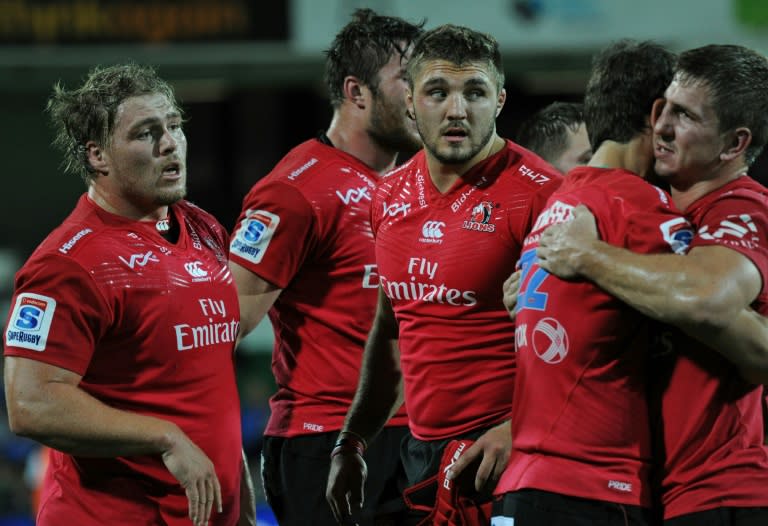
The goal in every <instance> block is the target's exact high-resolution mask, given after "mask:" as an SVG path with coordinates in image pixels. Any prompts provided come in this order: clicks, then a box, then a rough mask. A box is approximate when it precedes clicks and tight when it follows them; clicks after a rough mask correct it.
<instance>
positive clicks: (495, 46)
mask: <svg viewBox="0 0 768 526" xmlns="http://www.w3.org/2000/svg"><path fill="white" fill-rule="evenodd" d="M431 60H446V61H448V62H451V63H453V64H456V65H458V66H463V65H466V64H470V63H473V62H480V63H485V64H487V65H488V66H490V69H491V73H492V76H493V77H495V81H496V89H497V90H498V91H501V89H502V88H503V87H504V65H503V63H502V60H501V52H500V51H499V43H498V42H496V39H495V38H493V37H492V36H491V35H488V34H486V33H480V32H479V31H474V30H472V29H469V28H468V27H462V26H455V25H452V24H446V25H442V26H438V27H436V28H434V29H431V30H429V31H426V32H425V33H424V34H423V35H421V36H420V37H419V38H418V40H416V43H415V44H414V47H413V54H412V55H411V59H410V60H409V61H408V82H409V84H410V86H411V89H413V78H414V76H415V74H416V72H417V71H418V70H419V68H421V66H422V64H423V63H424V62H426V61H431Z"/></svg>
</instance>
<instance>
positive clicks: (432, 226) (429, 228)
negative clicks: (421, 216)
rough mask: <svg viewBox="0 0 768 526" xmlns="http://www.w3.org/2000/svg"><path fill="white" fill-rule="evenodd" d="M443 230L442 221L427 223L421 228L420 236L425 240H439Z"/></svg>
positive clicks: (443, 224)
mask: <svg viewBox="0 0 768 526" xmlns="http://www.w3.org/2000/svg"><path fill="white" fill-rule="evenodd" d="M443 228H445V223H443V222H442V221H427V222H426V223H424V226H423V227H421V235H423V236H424V237H426V238H427V239H440V238H441V237H443Z"/></svg>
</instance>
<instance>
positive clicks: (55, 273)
mask: <svg viewBox="0 0 768 526" xmlns="http://www.w3.org/2000/svg"><path fill="white" fill-rule="evenodd" d="M113 318H114V311H113V309H112V308H111V307H110V305H109V304H108V302H107V301H106V300H105V298H104V297H103V295H102V294H101V292H100V290H99V289H98V287H97V286H96V284H95V283H94V281H93V280H92V279H91V276H90V275H89V274H88V272H86V270H85V269H83V268H82V267H81V266H80V265H78V264H77V263H76V262H74V261H72V260H70V259H67V258H62V257H58V256H56V255H53V256H49V257H43V258H41V259H39V260H37V261H35V262H33V263H27V265H25V267H24V268H22V269H21V270H20V271H19V273H18V274H17V276H16V287H15V292H14V296H13V298H12V300H11V312H10V315H9V317H8V321H7V323H6V330H5V352H4V354H5V355H6V356H20V357H24V358H29V359H32V360H37V361H40V362H45V363H47V364H50V365H55V366H57V367H62V368H64V369H67V370H70V371H73V372H75V373H77V374H79V375H81V376H82V375H85V372H86V370H87V369H88V365H89V363H90V362H91V357H92V356H93V352H94V349H95V347H96V343H97V342H98V340H99V338H100V337H101V335H102V334H104V333H105V332H106V330H107V328H108V327H109V326H110V325H111V324H112V322H113Z"/></svg>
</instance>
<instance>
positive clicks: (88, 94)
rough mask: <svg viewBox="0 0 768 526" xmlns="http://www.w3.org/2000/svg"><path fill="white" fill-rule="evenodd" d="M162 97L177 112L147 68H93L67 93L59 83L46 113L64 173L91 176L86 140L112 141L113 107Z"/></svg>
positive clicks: (173, 98) (164, 84) (171, 98)
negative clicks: (145, 97)
mask: <svg viewBox="0 0 768 526" xmlns="http://www.w3.org/2000/svg"><path fill="white" fill-rule="evenodd" d="M156 93H159V94H162V95H165V96H166V97H167V98H168V100H169V101H170V102H171V104H173V105H174V106H176V108H177V109H178V110H179V112H180V113H181V108H179V105H178V102H177V101H176V96H175V94H174V91H173V88H172V87H171V85H170V84H168V83H167V82H166V81H164V80H163V79H161V78H160V77H159V76H158V75H157V72H156V71H155V70H154V69H153V68H152V67H150V66H144V65H139V64H135V63H132V62H129V63H126V64H116V65H112V66H106V67H101V66H96V67H95V68H93V69H92V70H91V71H90V72H89V73H88V75H87V77H86V79H85V81H84V82H83V84H82V86H80V87H79V88H76V89H73V90H67V89H65V88H64V86H63V85H62V84H61V83H56V84H55V85H54V87H53V94H52V95H51V97H50V98H49V99H48V105H47V107H46V111H47V112H48V114H49V115H50V118H51V124H52V125H53V128H54V133H55V137H54V141H53V144H54V146H56V147H58V148H59V149H60V150H61V151H62V153H63V155H64V160H63V166H64V170H65V172H69V173H73V174H77V175H79V176H80V177H82V178H83V180H84V181H86V182H87V181H88V180H89V179H90V178H92V177H93V175H94V170H93V167H92V166H91V164H90V162H89V161H88V156H87V150H86V148H85V145H86V143H87V142H88V141H94V142H96V143H97V144H99V145H101V146H102V147H103V146H107V145H108V144H109V143H110V141H111V140H112V132H113V131H114V126H115V117H116V114H117V108H118V106H120V104H122V102H123V101H124V100H126V99H128V98H131V97H138V96H140V95H151V94H156Z"/></svg>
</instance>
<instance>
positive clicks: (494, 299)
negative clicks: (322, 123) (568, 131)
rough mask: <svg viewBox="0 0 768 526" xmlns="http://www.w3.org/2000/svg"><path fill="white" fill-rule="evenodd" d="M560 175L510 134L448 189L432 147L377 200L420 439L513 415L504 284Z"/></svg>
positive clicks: (384, 272) (379, 247) (385, 268)
mask: <svg viewBox="0 0 768 526" xmlns="http://www.w3.org/2000/svg"><path fill="white" fill-rule="evenodd" d="M561 179H562V177H561V176H560V175H559V174H557V173H556V172H555V171H554V169H553V168H552V167H551V166H550V165H549V164H547V163H545V162H544V161H542V160H541V159H540V158H539V157H537V156H535V155H533V154H532V153H531V152H529V151H528V150H525V149H523V148H521V147H519V146H517V145H515V144H514V143H512V142H509V141H508V142H507V144H506V147H505V148H504V149H502V150H501V151H500V152H498V153H497V154H496V155H494V156H493V157H491V158H489V159H486V160H484V161H483V162H481V163H479V164H478V165H476V166H475V167H473V168H472V169H471V170H470V171H469V172H468V173H466V174H465V175H464V176H463V177H461V178H460V179H459V180H458V181H457V182H456V184H455V185H454V186H453V187H452V188H451V189H450V190H449V191H447V192H446V193H445V194H441V193H440V192H438V190H437V189H436V188H435V186H434V184H433V183H432V180H431V178H430V176H429V172H428V169H427V164H426V157H425V155H424V152H420V153H419V154H417V155H416V156H415V157H414V158H413V159H412V160H411V161H409V162H408V163H406V164H404V165H403V166H401V167H399V168H398V169H396V170H394V171H393V172H391V173H390V174H389V175H388V176H387V177H385V178H384V179H383V180H382V182H381V183H380V184H379V187H378V189H377V191H376V195H375V197H374V199H373V204H372V207H371V217H372V222H373V229H374V233H375V235H376V261H377V262H378V265H379V279H380V282H381V287H382V289H383V291H384V293H385V294H386V295H387V296H388V297H389V299H390V301H391V303H392V307H393V309H394V312H395V316H396V318H397V321H398V323H399V331H400V334H399V338H400V356H401V364H402V371H403V379H404V385H405V400H406V405H407V406H408V414H409V417H410V426H411V431H412V433H413V434H414V436H416V437H417V438H419V439H422V440H438V439H443V438H448V437H454V436H458V435H461V434H462V433H465V432H468V431H471V430H474V429H477V428H481V427H485V426H491V425H494V424H497V423H499V422H501V421H503V420H505V419H508V418H509V417H510V412H511V408H512V391H513V388H514V382H515V353H514V341H513V337H514V325H513V324H512V322H511V321H510V320H509V316H508V314H507V312H506V310H505V309H504V305H503V303H502V284H503V282H504V280H505V279H506V278H507V277H508V276H509V275H510V274H511V273H512V271H513V270H514V268H515V263H516V262H517V260H518V258H519V257H520V248H521V247H522V244H523V239H524V237H525V235H526V233H527V232H528V230H530V228H531V226H532V225H533V220H534V219H535V217H536V216H537V215H538V213H539V211H540V210H541V208H542V206H543V205H544V202H545V201H546V199H547V197H548V196H549V195H550V194H551V193H552V192H553V191H554V189H555V188H556V187H557V185H558V184H559V183H560V181H561Z"/></svg>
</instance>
